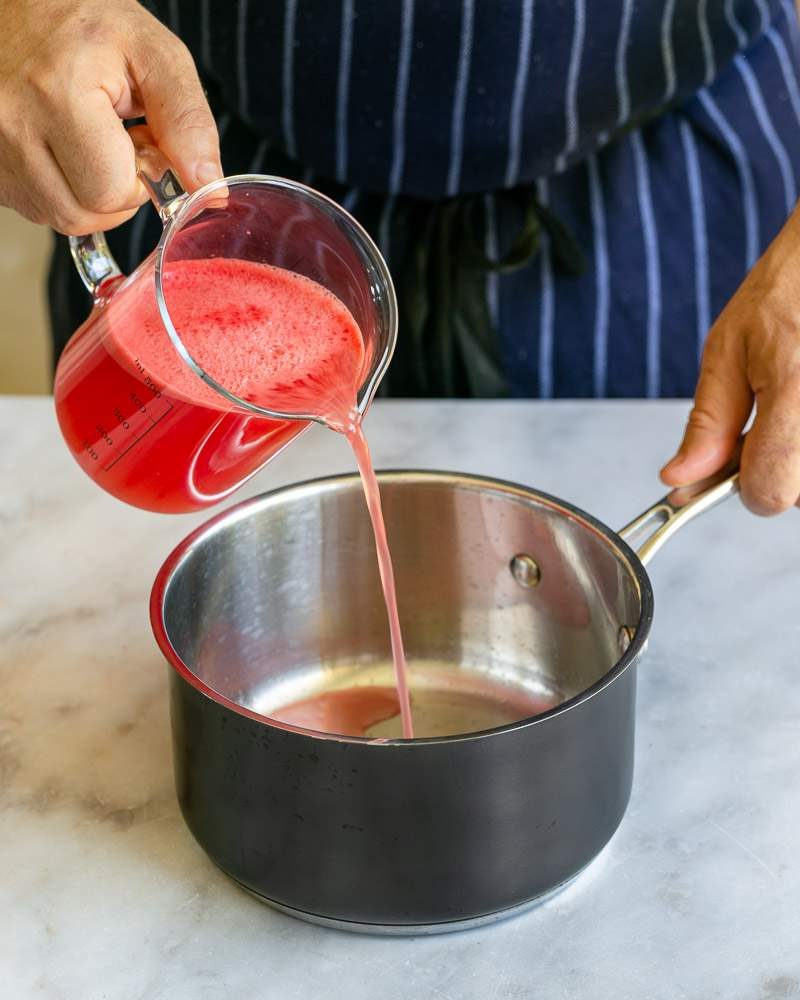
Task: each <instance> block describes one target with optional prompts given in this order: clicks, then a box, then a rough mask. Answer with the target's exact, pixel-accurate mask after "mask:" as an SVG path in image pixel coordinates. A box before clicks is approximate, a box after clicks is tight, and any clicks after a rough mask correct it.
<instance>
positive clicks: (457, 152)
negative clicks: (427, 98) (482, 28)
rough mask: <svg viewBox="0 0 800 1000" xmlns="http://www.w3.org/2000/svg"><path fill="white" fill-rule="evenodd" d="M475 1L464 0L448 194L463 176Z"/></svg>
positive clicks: (454, 191)
mask: <svg viewBox="0 0 800 1000" xmlns="http://www.w3.org/2000/svg"><path fill="white" fill-rule="evenodd" d="M474 6H475V0H462V14H461V48H460V52H459V56H458V75H457V77H456V83H455V89H454V91H453V112H452V121H451V126H450V166H449V168H448V171H447V193H448V195H454V194H456V193H457V192H458V182H459V178H460V176H461V158H462V156H463V152H464V109H465V107H466V103H467V86H468V83H469V66H470V58H471V56H472V26H473V17H474Z"/></svg>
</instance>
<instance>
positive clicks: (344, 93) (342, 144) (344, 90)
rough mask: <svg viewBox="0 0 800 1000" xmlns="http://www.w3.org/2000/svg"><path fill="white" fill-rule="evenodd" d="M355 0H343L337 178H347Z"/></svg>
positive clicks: (337, 102)
mask: <svg viewBox="0 0 800 1000" xmlns="http://www.w3.org/2000/svg"><path fill="white" fill-rule="evenodd" d="M353 16H354V13H353V0H342V40H341V43H340V46H339V80H338V86H337V96H336V180H337V181H339V183H340V184H344V182H345V180H346V178H347V105H348V98H349V95H350V60H351V58H352V53H353Z"/></svg>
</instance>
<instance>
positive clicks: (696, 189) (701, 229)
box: [679, 119, 711, 361]
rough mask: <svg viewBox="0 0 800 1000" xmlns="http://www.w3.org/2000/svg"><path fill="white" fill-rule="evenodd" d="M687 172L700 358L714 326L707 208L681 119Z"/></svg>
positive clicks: (687, 131)
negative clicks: (710, 288)
mask: <svg viewBox="0 0 800 1000" xmlns="http://www.w3.org/2000/svg"><path fill="white" fill-rule="evenodd" d="M679 128H680V133H681V143H682V145H683V155H684V157H685V159H686V175H687V178H688V182H689V203H690V206H691V212H692V245H693V247H694V287H695V295H696V297H697V360H698V361H699V360H700V356H701V354H702V350H703V344H704V342H705V337H706V333H707V332H708V328H709V326H710V325H711V306H710V299H709V288H708V237H707V233H706V210H705V203H704V200H703V182H702V177H701V174H700V163H699V160H698V155H697V141H696V139H695V137H694V133H693V132H692V129H691V126H690V125H689V124H688V122H687V121H686V120H685V119H681V121H680V122H679Z"/></svg>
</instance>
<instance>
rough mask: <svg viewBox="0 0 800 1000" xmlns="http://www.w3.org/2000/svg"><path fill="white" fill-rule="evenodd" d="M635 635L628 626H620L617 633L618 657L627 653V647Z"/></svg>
mask: <svg viewBox="0 0 800 1000" xmlns="http://www.w3.org/2000/svg"><path fill="white" fill-rule="evenodd" d="M635 635H636V631H635V630H634V629H632V628H631V627H630V626H629V625H620V627H619V632H618V633H617V645H618V647H619V652H620V655H622V654H623V653H625V652H627V649H628V646H630V644H631V643H632V642H633V637H634V636H635Z"/></svg>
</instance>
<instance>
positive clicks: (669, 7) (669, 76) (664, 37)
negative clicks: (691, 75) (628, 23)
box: [661, 0, 678, 104]
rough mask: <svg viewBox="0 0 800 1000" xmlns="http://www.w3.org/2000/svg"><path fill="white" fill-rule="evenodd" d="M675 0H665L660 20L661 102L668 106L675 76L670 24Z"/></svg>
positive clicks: (675, 80) (672, 94)
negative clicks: (662, 87)
mask: <svg viewBox="0 0 800 1000" xmlns="http://www.w3.org/2000/svg"><path fill="white" fill-rule="evenodd" d="M675 3H676V0H666V2H665V4H664V16H663V18H662V20H661V59H662V60H663V63H664V80H665V82H664V94H663V97H662V102H663V103H664V104H669V102H670V101H671V100H672V98H673V97H674V96H675V89H676V87H677V82H678V81H677V75H676V72H675V49H674V47H673V43H672V22H673V19H674V17H675Z"/></svg>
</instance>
